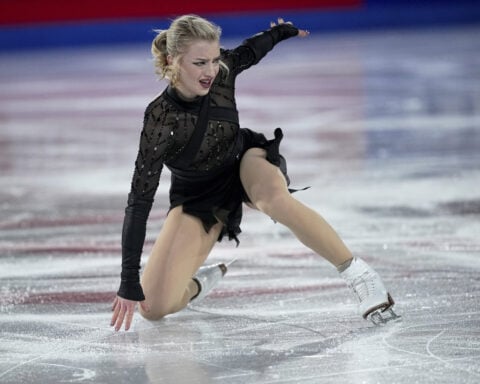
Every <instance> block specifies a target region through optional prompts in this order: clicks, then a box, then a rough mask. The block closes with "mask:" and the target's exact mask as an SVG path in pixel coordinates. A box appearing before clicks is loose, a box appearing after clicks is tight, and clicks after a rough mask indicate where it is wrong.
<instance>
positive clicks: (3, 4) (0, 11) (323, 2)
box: [0, 0, 363, 25]
mask: <svg viewBox="0 0 480 384" xmlns="http://www.w3.org/2000/svg"><path fill="white" fill-rule="evenodd" d="M362 3H363V0H256V1H255V0H247V1H236V2H231V1H218V0H202V1H192V0H189V1H187V0H174V1H162V0H135V1H127V2H123V1H118V0H81V1H71V0H0V24H3V25H13V24H31V23H50V22H65V21H86V20H95V21H99V20H112V19H117V20H118V19H136V18H137V19H138V18H148V17H167V16H173V15H180V14H185V13H198V14H202V15H205V14H214V13H236V12H252V11H266V10H269V11H272V12H273V13H274V14H276V13H278V11H282V10H306V9H322V8H325V9H342V8H352V7H357V6H360V5H361V4H362Z"/></svg>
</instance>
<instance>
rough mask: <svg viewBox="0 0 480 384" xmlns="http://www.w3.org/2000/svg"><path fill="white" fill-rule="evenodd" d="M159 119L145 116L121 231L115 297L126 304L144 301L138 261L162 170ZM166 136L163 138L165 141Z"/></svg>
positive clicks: (164, 144)
mask: <svg viewBox="0 0 480 384" xmlns="http://www.w3.org/2000/svg"><path fill="white" fill-rule="evenodd" d="M161 116H162V115H160V116H159V115H156V114H155V113H154V111H153V109H152V108H151V107H149V108H147V111H146V112H145V119H144V126H143V130H142V133H141V137H140V145H139V150H138V155H137V159H136V162H135V171H134V174H133V179H132V184H131V190H130V193H129V195H128V203H127V207H126V209H125V217H124V221H123V230H122V272H121V282H120V288H119V290H118V292H117V294H118V295H119V296H120V297H123V298H125V299H129V300H135V301H141V300H144V299H145V297H144V295H143V291H142V288H141V286H140V274H139V270H140V259H141V254H142V250H143V245H144V241H145V235H146V226H147V219H148V216H149V214H150V210H151V207H152V204H153V200H154V195H155V192H156V190H157V188H158V183H159V180H160V174H161V171H162V168H163V161H164V157H165V152H166V148H167V146H168V142H169V140H168V134H165V132H164V130H162V124H161V121H159V118H161ZM165 136H166V137H165Z"/></svg>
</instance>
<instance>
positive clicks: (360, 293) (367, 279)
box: [351, 272, 375, 302]
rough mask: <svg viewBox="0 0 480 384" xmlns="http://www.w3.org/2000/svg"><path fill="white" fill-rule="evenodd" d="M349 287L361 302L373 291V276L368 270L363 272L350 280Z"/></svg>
mask: <svg viewBox="0 0 480 384" xmlns="http://www.w3.org/2000/svg"><path fill="white" fill-rule="evenodd" d="M351 287H352V289H353V291H354V292H355V293H356V295H357V297H358V299H359V300H360V302H362V301H364V300H365V299H367V298H368V297H369V296H370V295H371V294H372V293H373V292H374V291H375V282H374V279H373V276H371V275H370V273H369V272H364V273H362V274H361V275H360V276H357V277H356V278H355V279H354V280H353V281H352V283H351Z"/></svg>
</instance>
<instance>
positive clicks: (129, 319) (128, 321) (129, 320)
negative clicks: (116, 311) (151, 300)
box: [125, 307, 135, 331]
mask: <svg viewBox="0 0 480 384" xmlns="http://www.w3.org/2000/svg"><path fill="white" fill-rule="evenodd" d="M134 312H135V307H133V308H128V309H127V319H126V321H125V331H128V330H129V329H130V325H131V324H132V319H133V313H134Z"/></svg>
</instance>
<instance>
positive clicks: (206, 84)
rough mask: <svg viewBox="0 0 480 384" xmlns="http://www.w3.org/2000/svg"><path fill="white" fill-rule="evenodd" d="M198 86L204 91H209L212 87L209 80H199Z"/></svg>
mask: <svg viewBox="0 0 480 384" xmlns="http://www.w3.org/2000/svg"><path fill="white" fill-rule="evenodd" d="M200 85H201V86H202V88H204V89H209V88H210V86H211V85H212V80H211V79H208V80H205V79H204V80H200Z"/></svg>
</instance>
